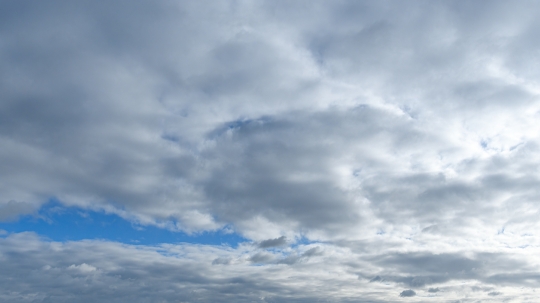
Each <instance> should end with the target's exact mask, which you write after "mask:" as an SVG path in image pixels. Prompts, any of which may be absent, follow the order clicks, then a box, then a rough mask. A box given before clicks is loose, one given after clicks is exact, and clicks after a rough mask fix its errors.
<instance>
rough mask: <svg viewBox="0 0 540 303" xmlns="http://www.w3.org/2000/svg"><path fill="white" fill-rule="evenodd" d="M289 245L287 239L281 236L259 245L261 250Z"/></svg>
mask: <svg viewBox="0 0 540 303" xmlns="http://www.w3.org/2000/svg"><path fill="white" fill-rule="evenodd" d="M285 245H287V237H285V236H281V237H279V238H275V239H268V240H264V241H261V242H260V243H259V245H258V246H259V247H260V248H270V247H281V246H285Z"/></svg>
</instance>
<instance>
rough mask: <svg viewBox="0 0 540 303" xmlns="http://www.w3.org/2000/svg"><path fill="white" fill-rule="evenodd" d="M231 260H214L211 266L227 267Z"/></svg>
mask: <svg viewBox="0 0 540 303" xmlns="http://www.w3.org/2000/svg"><path fill="white" fill-rule="evenodd" d="M231 262H232V260H231V259H229V258H216V259H214V261H212V265H229V264H231Z"/></svg>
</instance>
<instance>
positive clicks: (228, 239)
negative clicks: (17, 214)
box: [0, 200, 247, 247]
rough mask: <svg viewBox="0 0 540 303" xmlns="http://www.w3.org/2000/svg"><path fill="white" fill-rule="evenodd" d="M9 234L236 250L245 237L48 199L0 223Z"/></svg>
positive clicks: (53, 239) (71, 239)
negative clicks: (167, 225) (141, 219)
mask: <svg viewBox="0 0 540 303" xmlns="http://www.w3.org/2000/svg"><path fill="white" fill-rule="evenodd" d="M0 229H3V230H5V231H7V232H8V233H20V232H35V233H36V234H38V235H39V236H42V237H45V238H46V239H47V240H50V241H60V242H63V241H79V240H105V241H115V242H121V243H126V244H140V245H156V244H162V243H182V242H187V243H193V244H207V245H228V246H231V247H236V246H237V245H238V243H241V242H245V241H247V240H246V239H245V238H243V237H241V236H239V235H238V234H235V233H233V232H228V231H226V230H220V231H205V232H197V233H192V234H187V233H185V232H181V231H170V230H167V229H165V228H159V227H156V226H152V225H150V226H144V225H141V224H137V223H134V222H130V221H129V220H125V219H123V218H122V217H120V216H118V215H115V214H107V213H105V212H104V211H92V210H87V209H82V208H78V207H67V206H64V205H62V204H61V203H59V202H57V201H55V200H51V201H49V202H48V203H47V204H44V205H43V206H42V207H41V208H40V209H39V211H38V212H37V213H35V214H29V215H25V216H22V217H21V218H17V219H15V220H12V221H11V222H10V221H7V222H0Z"/></svg>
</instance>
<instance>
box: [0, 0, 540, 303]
mask: <svg viewBox="0 0 540 303" xmlns="http://www.w3.org/2000/svg"><path fill="white" fill-rule="evenodd" d="M538 6H539V4H538V3H536V2H531V1H517V2H512V3H510V2H507V1H490V2H466V1H459V2H429V3H425V2H416V3H391V2H387V1H362V2H354V1H333V2H327V1H309V2H308V1H295V2H290V1H262V2H257V3H255V2H250V1H247V2H245V1H244V2H236V1H223V2H219V3H215V4H212V5H209V4H208V3H206V2H199V1H197V2H189V1H179V2H174V1H162V2H152V3H150V2H144V1H107V2H102V3H101V2H92V1H82V2H69V3H67V2H63V1H47V2H41V1H31V2H29V4H28V3H22V2H17V1H3V2H1V3H0V36H1V37H2V43H1V47H0V66H2V68H1V69H0V78H1V79H2V81H1V83H0V146H2V148H1V149H0V171H1V172H2V174H0V220H2V221H4V220H12V219H16V218H17V217H18V216H20V215H24V214H31V213H33V212H35V211H36V210H38V209H39V206H40V205H42V204H43V203H46V202H47V201H49V200H50V199H51V198H53V197H54V198H55V199H57V200H59V201H60V202H61V203H63V204H70V205H78V206H80V207H87V208H91V209H102V210H105V211H107V212H115V213H118V214H120V215H122V216H123V217H125V218H127V219H129V220H134V221H137V222H139V223H141V224H161V225H160V226H167V227H168V228H170V229H173V230H184V231H187V232H195V231H212V230H216V229H219V228H221V227H223V226H233V227H234V230H235V231H236V232H238V233H240V234H241V235H242V236H244V237H246V238H249V239H250V240H251V241H253V243H258V246H259V247H257V245H252V248H251V249H260V248H270V247H281V246H282V245H285V244H286V241H285V238H284V237H285V236H284V237H283V238H276V237H279V236H280V235H286V236H287V237H288V239H295V238H296V237H305V238H307V239H308V240H309V241H316V242H317V243H328V245H336V247H339V248H340V249H350V250H351V251H352V254H355V255H354V257H352V256H350V255H348V253H344V252H343V251H337V248H335V247H334V248H335V249H336V251H337V252H336V251H327V250H326V247H325V248H324V254H322V253H321V251H318V250H311V249H310V250H308V251H305V252H303V253H302V252H301V251H294V252H287V253H286V254H284V256H276V257H275V258H273V257H270V255H269V254H267V255H265V254H263V253H261V252H256V251H249V252H246V253H245V254H244V255H235V256H234V258H233V259H229V257H231V256H229V255H227V254H226V253H223V252H220V253H223V255H220V254H211V255H208V256H207V257H206V258H205V259H204V260H202V259H201V260H197V261H196V262H195V261H193V262H192V263H190V262H187V263H185V264H184V263H182V264H180V263H175V262H183V261H178V260H175V261H174V260H173V259H160V258H161V257H157V259H158V260H159V261H158V262H157V263H155V264H154V266H155V267H152V266H151V265H150V264H149V263H145V261H144V260H145V258H144V257H143V256H146V255H145V253H144V252H142V251H138V250H136V249H134V248H133V247H130V248H125V247H124V248H121V247H119V246H118V245H116V244H111V243H101V244H100V245H98V244H95V243H92V244H88V243H77V244H73V243H72V244H66V245H65V246H62V245H63V244H62V245H60V244H58V245H60V246H62V247H63V248H61V249H60V252H58V251H57V252H53V251H51V250H47V247H46V246H47V245H45V244H35V241H33V240H27V241H28V243H29V245H30V244H31V245H37V246H36V247H37V248H35V250H32V249H33V248H32V249H30V248H29V250H26V251H25V250H21V251H12V252H10V253H7V252H6V254H4V255H3V256H7V257H9V258H15V259H16V260H15V259H10V260H14V264H16V266H15V265H10V263H9V262H8V263H5V264H4V263H3V265H2V266H5V270H2V272H10V273H11V272H14V273H18V274H20V275H18V276H13V278H17V277H19V278H18V279H19V280H17V281H18V282H17V283H19V284H17V285H15V284H9V283H15V282H10V281H11V280H8V279H7V278H4V280H3V281H4V282H5V283H8V284H3V285H8V286H7V287H6V289H10V288H11V287H13V288H14V289H15V288H17V287H19V288H18V290H17V291H19V292H20V293H25V294H27V295H28V296H27V298H31V297H32V298H34V299H35V300H36V301H40V300H41V301H45V302H46V301H47V300H48V301H57V302H61V301H62V300H64V301H74V300H75V298H77V294H78V296H79V298H77V300H76V301H80V302H85V300H86V302H90V301H104V300H105V298H106V297H107V296H111V298H109V301H113V302H114V298H116V297H113V296H114V295H115V294H117V291H116V290H113V289H111V288H107V287H109V286H111V285H115V286H116V287H118V289H119V290H118V296H121V297H122V298H120V297H118V299H117V301H118V302H121V301H130V300H131V301H133V302H142V301H145V302H148V301H152V300H153V298H154V296H155V294H156V293H161V294H163V296H165V297H164V298H163V300H165V301H167V300H169V301H172V300H173V299H176V300H182V301H189V300H191V299H192V298H193V297H197V298H199V299H200V300H201V301H204V300H206V301H212V302H214V301H215V300H214V301H213V298H214V299H215V298H219V300H222V301H223V302H225V301H227V300H229V301H235V302H242V300H243V301H253V300H260V298H261V297H264V298H265V299H264V300H266V301H267V302H280V300H281V302H284V301H286V302H302V301H304V302H306V301H310V300H311V299H313V298H312V297H311V296H310V295H304V297H302V295H299V294H300V293H303V294H305V293H308V292H310V291H311V290H313V289H315V288H309V287H308V288H306V289H304V290H303V292H302V291H299V290H298V289H296V288H295V289H293V286H291V287H290V288H287V287H285V288H284V290H283V292H279V291H278V290H279V289H280V288H283V287H284V286H283V285H286V283H282V284H280V283H272V282H268V281H266V280H264V279H261V275H262V274H259V273H260V272H257V271H256V270H257V269H258V270H261V272H264V270H266V268H278V267H279V268H282V269H280V270H283V271H285V272H286V271H291V272H292V271H294V270H300V269H303V268H308V267H310V266H312V264H311V263H310V262H320V260H318V259H324V260H334V259H332V258H334V257H336V256H342V257H343V258H344V259H346V261H343V262H346V264H347V265H344V264H342V263H339V262H338V261H332V262H335V263H332V264H330V265H333V266H335V267H333V268H336V270H337V269H343V272H346V271H347V270H350V271H351V272H350V274H351V276H352V277H354V279H353V280H354V282H351V283H363V282H367V281H369V280H373V279H375V280H373V282H377V278H376V277H379V280H378V281H379V282H380V281H382V280H384V283H390V284H397V285H396V287H403V288H416V287H424V286H427V285H432V284H436V285H437V286H438V287H441V289H444V290H445V292H444V293H445V294H446V293H447V292H446V290H447V289H449V291H448V293H450V292H451V291H457V292H459V291H463V292H467V291H470V288H467V289H466V290H463V289H460V288H451V287H454V286H452V285H449V284H450V282H449V281H453V280H461V281H476V282H478V283H484V284H489V283H492V284H494V285H504V286H507V287H519V286H530V287H533V286H535V285H536V284H537V282H538V272H539V271H538V269H537V268H531V266H532V265H531V264H537V263H538V262H536V261H535V259H534V258H535V257H534V255H536V254H535V253H534V251H533V250H531V249H534V247H537V246H538V243H537V240H536V239H537V238H538V237H537V236H538V235H537V234H536V231H537V230H538V226H537V225H538V224H537V222H538V211H537V201H538V199H539V198H540V193H539V191H538V184H539V181H540V180H539V177H538V171H539V169H540V164H539V163H540V159H539V158H538V154H539V151H540V148H539V147H540V144H539V142H540V138H539V137H538V133H539V132H540V127H539V124H538V121H539V119H540V116H539V112H538V109H539V106H540V105H539V99H538V95H539V91H538V83H537V82H538V81H537V79H539V76H540V72H539V71H540V68H538V67H539V66H538V63H539V61H538V53H537V49H538V47H539V46H540V39H539V37H540V36H539V35H538V30H537V29H538V25H539V22H540V21H538V20H540V18H538V11H540V10H539V9H538ZM13 201H18V202H13ZM20 201H25V202H20ZM498 231H501V232H500V233H497V232H498ZM503 231H504V232H503ZM8 238H9V237H8ZM265 239H267V240H265ZM268 239H269V240H268ZM280 239H281V240H280ZM0 240H1V239H0ZM10 241H11V240H10ZM261 241H262V242H261ZM40 245H42V246H40ZM54 245H57V244H54ZM78 245H80V246H78ZM84 245H89V246H88V247H91V246H92V245H97V246H98V248H96V249H98V250H99V251H100V252H101V253H102V256H103V255H108V253H111V254H112V255H114V260H111V261H109V262H110V263H107V261H106V260H102V259H100V257H99V256H98V255H97V254H92V253H91V252H92V249H90V248H88V247H83V246H84ZM1 247H3V248H4V249H6V248H5V247H4V246H1ZM73 247H78V248H77V249H80V250H78V251H77V252H75V251H70V249H74V248H73ZM81 247H83V248H81ZM92 247H93V246H92ZM40 249H43V251H44V252H43V255H41V254H39V253H38V251H39V250H40ZM62 249H66V250H62ZM290 249H294V248H290ZM312 249H315V248H312ZM80 251H84V252H88V253H89V256H90V257H88V258H83V257H81V254H82V253H80ZM117 251H122V252H123V253H125V254H123V255H122V257H121V256H120V255H121V254H116V252H117ZM523 251H525V252H527V253H523ZM397 252H399V253H397ZM70 253H73V255H71V254H70ZM131 253H134V254H135V255H136V256H139V257H137V258H140V259H131V258H130V254H131ZM334 253H335V254H336V255H333V254H334ZM512 255H515V256H521V257H522V258H521V259H518V258H517V257H514V258H513V257H512ZM22 256H26V259H24V258H22ZM152 256H154V255H153V254H152ZM205 256H206V255H205ZM314 256H318V257H320V258H312V257H314ZM18 257H21V258H18ZM62 258H65V262H64V260H62ZM250 258H251V261H252V262H244V263H245V264H236V263H237V262H230V263H228V261H227V260H247V261H250ZM336 258H337V257H336ZM141 260H142V261H141ZM255 260H258V261H257V262H261V264H253V263H254V262H255ZM366 260H369V261H370V262H371V263H370V264H368V265H366V264H365V262H367V261H366ZM47 262H50V264H49V263H47ZM141 262H142V263H141ZM170 262H172V264H173V265H170V264H169V263H170ZM257 262H255V263H257ZM280 262H281V263H285V264H288V265H290V266H283V265H280V264H278V263H280ZM239 263H242V262H239ZM82 264H86V265H87V266H83V265H82ZM141 264H142V265H141ZM203 264H204V265H203ZM212 264H214V265H218V264H222V265H224V264H228V266H227V269H229V268H232V267H233V266H238V267H234V268H235V270H236V269H238V271H237V272H239V271H240V270H245V268H244V267H242V266H246V267H247V268H249V269H247V271H249V270H253V271H252V272H249V274H246V275H244V274H239V277H232V276H227V277H222V278H216V276H215V275H214V274H215V273H216V271H219V270H223V268H224V267H222V266H213V267H212V266H210V265H212ZM317 264H318V265H319V266H322V265H321V263H317ZM71 265H73V266H74V267H73V268H78V269H77V270H71V271H65V270H66V268H68V267H69V266H71ZM259 265H260V266H259ZM330 265H329V266H330ZM46 266H50V268H49V267H46ZM76 266H79V267H76ZM81 266H82V267H81ZM90 266H92V267H90ZM184 266H185V267H184ZM532 267H534V266H532ZM41 268H49V269H48V270H46V271H43V272H41V271H38V270H37V269H41ZM81 268H86V269H89V268H96V270H95V271H87V272H85V273H83V271H84V270H83V271H81V270H80V269H81ZM239 268H241V269H239ZM324 268H325V269H328V268H331V267H328V268H327V267H324ZM345 268H346V269H345ZM311 270H312V271H315V270H317V269H316V268H312V269H311ZM90 272H91V273H90ZM180 272H183V273H180ZM359 272H361V273H362V274H358V273H359ZM244 273H245V272H244ZM265 273H266V272H265ZM302 273H305V272H303V271H302ZM327 273H330V274H331V273H332V270H327ZM41 274H43V275H44V276H40V275H41ZM83 274H89V275H90V274H91V277H90V278H88V279H87V280H85V281H88V283H89V284H88V285H89V286H88V288H85V287H84V286H83V285H84V284H81V283H82V282H81V281H82V280H83V278H82V277H83V276H82V275H83ZM14 275H15V274H14ZM76 275H78V276H76ZM231 275H232V274H231ZM284 275H285V274H284ZM287 275H288V276H293V275H292V274H287ZM23 276H24V277H27V278H26V282H27V283H26V284H25V283H23V282H25V281H23V280H22V278H20V277H23ZM72 276H73V279H71V278H69V277H72ZM218 276H219V275H218ZM358 276H361V277H365V278H364V279H360V280H358V279H356V277H358ZM159 277H163V278H159ZM305 277H306V279H304V280H306V281H309V279H308V278H307V277H311V276H310V275H308V274H306V276H305ZM332 277H333V279H336V281H338V282H339V283H338V282H335V281H334V282H335V283H336V284H332V286H333V287H335V289H340V285H338V284H340V283H345V284H347V283H349V282H344V281H345V280H341V279H346V278H347V277H348V276H347V275H343V274H341V275H339V276H332ZM68 278H69V279H68ZM146 278H148V279H149V280H144V279H146ZM167 279H171V280H174V281H182V283H185V285H186V286H185V287H186V289H188V290H186V291H187V292H181V291H180V290H178V289H177V288H176V287H177V286H171V284H167V283H166V280H167ZM320 279H321V280H324V278H322V274H321V276H320ZM321 280H319V281H321ZM14 281H15V280H14ZM38 281H42V282H41V283H43V284H39V283H38ZM134 281H145V283H146V284H145V283H140V284H138V285H135V284H134V283H135V282H134ZM259 281H266V282H267V285H263V284H264V283H266V282H264V283H263V282H259ZM269 281H270V280H269ZM326 281H328V280H326ZM362 281H363V282H362ZM54 283H57V284H54ZM306 283H308V282H306ZM310 283H311V282H310ZM445 283H446V284H445ZM293 284H294V283H293ZM316 284H317V283H314V284H310V285H316ZM322 284H324V283H322ZM382 284H383V283H372V284H369V285H370V286H372V287H374V288H377V289H379V288H378V287H379V286H380V287H382ZM24 285H27V286H24ZM134 285H135V286H136V287H137V288H138V289H139V290H140V292H138V293H137V295H135V292H132V290H133V288H132V287H135V286H134ZM200 285H203V286H200ZM244 285H246V287H247V288H248V289H250V290H253V293H250V292H249V291H246V292H243V291H242V287H243V286H244ZM347 285H349V284H347ZM154 286H155V289H152V287H154ZM447 287H450V288H447ZM467 287H469V286H467ZM482 287H483V286H482ZM52 290H56V291H58V292H63V291H65V292H63V293H62V296H60V297H59V296H55V293H54V292H53V291H52ZM177 291H178V292H177ZM189 291H191V293H189ZM505 292H506V291H505ZM235 293H236V294H239V295H238V297H235V298H234V300H233V299H231V297H232V296H233V294H235ZM329 293H331V291H328V293H325V295H328V294H329ZM350 293H354V292H350ZM100 294H101V295H100ZM221 294H226V295H221ZM363 294H364V295H366V297H365V298H366V299H365V300H366V301H373V302H377V301H379V302H386V301H388V300H390V301H391V300H394V299H388V298H387V297H384V296H383V295H380V292H373V293H371V294H369V295H368V294H365V293H363ZM176 295H178V296H176ZM96 296H98V297H96ZM99 296H101V297H99ZM227 296H229V297H227ZM379 296H380V297H379ZM524 296H525V295H524ZM328 297H331V295H328ZM501 297H502V296H501ZM4 299H5V300H7V301H8V302H9V300H12V301H13V300H16V299H13V298H11V297H10V298H7V299H6V298H4V297H2V300H4ZM341 299H342V301H343V302H347V301H349V302H354V301H355V300H356V301H357V298H356V297H353V298H341ZM493 299H494V300H498V299H500V298H498V297H494V298H493ZM216 300H218V299H216ZM467 300H468V299H467ZM470 300H473V299H470ZM501 300H502V299H501ZM105 301H107V300H105ZM311 301H313V300H311ZM464 301H466V300H465V299H464ZM524 301H526V300H524Z"/></svg>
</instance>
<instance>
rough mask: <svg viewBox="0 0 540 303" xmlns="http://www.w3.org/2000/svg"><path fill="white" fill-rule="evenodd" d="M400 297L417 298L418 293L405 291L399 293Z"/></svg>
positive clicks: (410, 290)
mask: <svg viewBox="0 0 540 303" xmlns="http://www.w3.org/2000/svg"><path fill="white" fill-rule="evenodd" d="M399 296H400V297H414V296H416V292H415V291H414V290H412V289H408V290H404V291H402V292H401V293H399Z"/></svg>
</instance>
